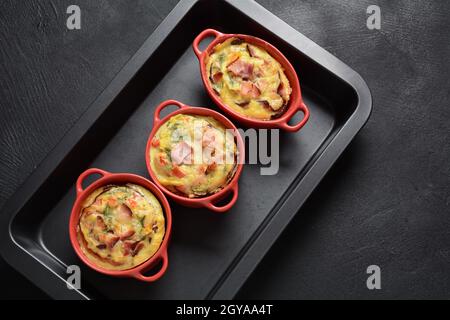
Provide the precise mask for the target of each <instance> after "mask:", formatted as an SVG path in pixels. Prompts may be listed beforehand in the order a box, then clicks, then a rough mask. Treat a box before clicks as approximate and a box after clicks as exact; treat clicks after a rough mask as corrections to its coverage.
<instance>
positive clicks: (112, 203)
mask: <svg viewBox="0 0 450 320" xmlns="http://www.w3.org/2000/svg"><path fill="white" fill-rule="evenodd" d="M108 206H110V207H111V208H114V207H116V206H117V199H116V198H114V197H111V198H109V199H108Z"/></svg>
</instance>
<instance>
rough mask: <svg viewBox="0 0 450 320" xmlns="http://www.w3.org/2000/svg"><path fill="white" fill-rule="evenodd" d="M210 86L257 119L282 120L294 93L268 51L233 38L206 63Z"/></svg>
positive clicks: (242, 112)
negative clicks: (281, 117)
mask: <svg viewBox="0 0 450 320" xmlns="http://www.w3.org/2000/svg"><path fill="white" fill-rule="evenodd" d="M206 70H207V73H208V76H209V77H208V79H209V83H210V85H211V87H212V88H213V89H214V91H215V93H216V94H217V95H218V96H219V97H220V99H221V100H222V101H223V102H224V103H225V104H226V105H227V106H228V107H230V108H231V109H232V110H234V111H236V112H238V113H239V114H241V115H243V116H245V117H248V118H254V119H258V120H271V119H275V118H278V117H280V116H281V115H282V114H283V113H284V112H285V111H286V106H287V104H288V102H289V98H290V94H291V92H292V89H291V86H290V84H289V80H288V79H287V77H286V75H285V73H284V70H283V67H282V66H281V65H280V63H279V62H278V61H276V60H275V59H274V58H273V57H272V56H271V55H270V54H269V53H267V51H266V50H264V49H262V48H260V47H258V46H255V45H252V44H249V43H246V42H245V41H243V40H241V39H238V38H230V39H227V40H226V41H224V42H223V43H220V44H218V45H217V46H215V47H214V52H213V53H212V54H211V55H210V56H209V57H208V58H207V60H206Z"/></svg>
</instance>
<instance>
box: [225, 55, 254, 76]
mask: <svg viewBox="0 0 450 320" xmlns="http://www.w3.org/2000/svg"><path fill="white" fill-rule="evenodd" d="M227 70H228V71H230V72H231V73H233V74H234V75H235V76H237V77H241V78H242V79H250V78H251V77H252V76H253V64H251V63H248V62H245V61H242V60H241V59H238V60H236V61H234V62H233V63H232V64H230V65H229V66H228V67H227Z"/></svg>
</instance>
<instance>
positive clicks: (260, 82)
mask: <svg viewBox="0 0 450 320" xmlns="http://www.w3.org/2000/svg"><path fill="white" fill-rule="evenodd" d="M256 86H257V87H258V89H259V91H261V92H263V91H265V90H266V88H267V86H268V83H267V80H265V79H258V80H256Z"/></svg>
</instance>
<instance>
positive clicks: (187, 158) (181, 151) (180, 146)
mask: <svg viewBox="0 0 450 320" xmlns="http://www.w3.org/2000/svg"><path fill="white" fill-rule="evenodd" d="M170 156H171V158H172V162H173V163H174V164H176V165H180V164H182V163H184V164H190V163H191V162H192V148H191V146H190V145H188V144H187V143H186V142H185V141H181V142H178V143H177V144H176V145H175V147H174V148H173V149H172V151H171V152H170Z"/></svg>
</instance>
